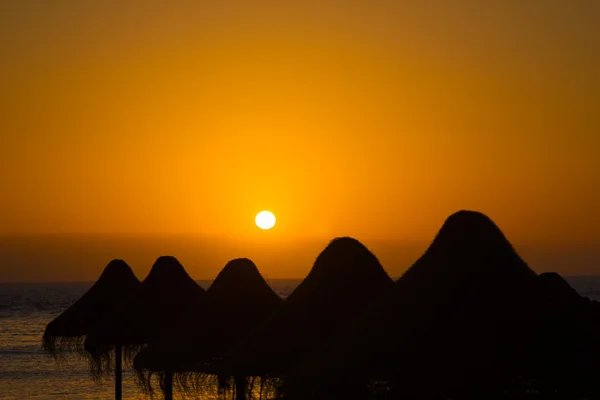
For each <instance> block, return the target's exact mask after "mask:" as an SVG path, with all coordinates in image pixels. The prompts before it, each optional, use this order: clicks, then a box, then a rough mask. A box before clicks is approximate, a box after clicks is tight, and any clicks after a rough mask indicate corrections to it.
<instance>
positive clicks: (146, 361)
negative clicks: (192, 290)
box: [134, 258, 282, 389]
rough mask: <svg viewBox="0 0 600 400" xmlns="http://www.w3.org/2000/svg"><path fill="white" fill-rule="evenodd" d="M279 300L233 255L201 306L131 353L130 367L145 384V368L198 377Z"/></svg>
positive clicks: (250, 265) (257, 274) (252, 266)
mask: <svg viewBox="0 0 600 400" xmlns="http://www.w3.org/2000/svg"><path fill="white" fill-rule="evenodd" d="M281 301H282V300H281V298H280V297H279V296H278V295H277V294H276V293H275V292H274V291H273V289H271V287H269V285H268V284H267V282H266V281H265V280H264V279H263V277H262V276H261V274H260V272H259V271H258V269H257V268H256V265H255V264H254V263H253V262H252V261H251V260H249V259H247V258H239V259H235V260H232V261H230V262H228V263H227V265H226V266H225V267H224V268H223V270H222V271H221V272H220V273H219V275H218V276H217V277H216V279H215V280H214V282H213V283H212V285H211V286H210V288H209V289H208V291H207V295H206V303H205V306H204V307H202V308H200V309H196V308H191V309H189V310H188V311H187V312H186V313H185V314H184V315H182V316H181V318H180V320H179V321H178V323H177V325H176V328H175V329H174V330H172V331H171V332H169V333H168V334H166V335H164V336H163V337H161V338H159V339H158V340H156V341H155V342H153V343H151V344H150V345H149V346H147V347H146V348H145V349H144V350H142V351H141V352H140V353H139V354H138V355H137V356H136V357H135V360H134V368H135V369H136V371H137V372H138V374H139V375H140V376H141V377H143V381H144V383H145V385H146V386H147V388H149V389H151V387H150V376H151V374H150V373H149V371H153V372H164V371H170V372H175V373H179V375H180V376H179V378H180V381H183V380H185V378H186V377H188V376H189V377H194V378H196V379H194V380H195V381H198V379H199V378H202V377H204V376H205V375H206V374H211V373H213V372H214V368H215V367H214V363H213V360H215V359H218V358H219V357H221V356H222V354H223V352H225V351H227V350H229V349H230V348H231V346H232V345H234V344H235V343H236V342H237V341H239V340H240V339H241V338H242V337H243V336H244V335H246V334H248V332H250V331H251V330H252V329H254V328H255V327H256V325H257V324H259V323H260V322H262V320H263V319H264V318H265V317H266V316H267V315H269V314H270V313H272V312H273V311H274V310H275V309H276V308H277V307H278V306H279V305H280V304H281ZM191 373H194V374H191ZM176 375H177V374H176Z"/></svg>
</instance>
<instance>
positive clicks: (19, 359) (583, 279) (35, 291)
mask: <svg viewBox="0 0 600 400" xmlns="http://www.w3.org/2000/svg"><path fill="white" fill-rule="evenodd" d="M565 279H567V281H568V282H569V283H570V284H571V286H572V287H573V288H574V289H576V290H577V291H578V292H579V293H580V294H582V295H584V296H588V297H590V298H592V299H594V300H600V276H577V277H566V278H565ZM198 283H199V284H200V285H201V286H203V287H205V288H206V287H208V286H209V285H210V283H211V282H210V281H199V282H198ZM299 283H300V280H272V281H270V282H269V284H270V285H271V287H272V288H273V289H274V290H275V292H277V294H279V295H280V296H281V297H283V298H285V297H287V296H288V295H289V294H290V293H291V292H292V291H293V290H294V288H295V287H296V286H297V285H298V284H299ZM91 285H92V283H55V284H2V283H0V399H3V400H17V399H19V400H21V399H36V400H42V399H65V400H66V399H86V400H88V399H89V400H91V399H110V398H113V397H114V381H112V380H111V379H110V378H106V379H104V380H102V381H100V382H94V381H93V380H92V379H91V378H90V375H89V372H88V371H89V370H88V366H87V362H86V361H85V360H83V359H81V358H78V357H77V356H71V357H68V358H66V359H65V360H64V361H63V362H61V363H60V364H58V363H56V362H55V361H54V360H53V359H52V358H50V357H48V356H47V355H46V354H45V353H44V351H43V350H42V349H41V338H42V334H43V332H44V329H45V327H46V324H48V322H50V321H51V320H52V319H53V318H54V317H56V316H57V315H59V314H60V313H61V312H62V311H64V310H66V309H67V307H69V305H71V304H72V303H73V302H74V301H76V300H77V299H78V298H79V297H80V296H81V295H82V294H83V293H85V292H86V291H87V290H88V289H89V288H90V287H91ZM175 397H176V398H183V396H182V395H181V394H178V393H175ZM123 398H124V399H140V398H144V394H143V393H142V392H141V391H140V390H139V389H138V387H137V386H136V384H135V382H134V380H133V374H132V372H131V371H130V370H127V369H125V370H124V382H123ZM156 398H161V397H160V395H157V396H156ZM185 398H193V397H189V396H188V397H185ZM196 398H198V399H200V398H202V399H208V398H210V396H205V397H196Z"/></svg>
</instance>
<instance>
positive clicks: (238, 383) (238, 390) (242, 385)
mask: <svg viewBox="0 0 600 400" xmlns="http://www.w3.org/2000/svg"><path fill="white" fill-rule="evenodd" d="M233 380H234V381H235V399H236V400H246V378H244V377H243V376H236V377H234V378H233Z"/></svg>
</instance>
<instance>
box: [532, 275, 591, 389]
mask: <svg viewBox="0 0 600 400" xmlns="http://www.w3.org/2000/svg"><path fill="white" fill-rule="evenodd" d="M538 283H539V292H540V294H539V297H538V298H537V300H538V303H537V312H536V318H537V320H538V325H537V333H536V339H537V340H535V341H534V342H532V343H531V349H530V352H529V354H528V355H529V358H528V359H527V363H523V364H524V366H523V367H524V368H526V371H525V372H524V373H523V375H524V376H526V377H527V381H526V382H523V383H524V384H527V385H528V386H529V388H531V387H532V388H533V389H535V390H536V391H538V392H541V393H542V394H544V395H547V396H550V395H551V396H554V397H555V398H564V399H582V398H600V385H598V376H600V365H599V364H598V359H600V339H599V338H600V303H598V302H596V301H592V300H590V299H589V298H587V297H583V296H580V295H579V294H578V293H577V292H576V291H575V289H573V288H572V287H571V286H570V285H569V284H568V283H567V281H565V280H564V279H563V278H562V277H561V276H560V275H558V274H557V273H543V274H540V275H539V278H538ZM523 383H522V384H523Z"/></svg>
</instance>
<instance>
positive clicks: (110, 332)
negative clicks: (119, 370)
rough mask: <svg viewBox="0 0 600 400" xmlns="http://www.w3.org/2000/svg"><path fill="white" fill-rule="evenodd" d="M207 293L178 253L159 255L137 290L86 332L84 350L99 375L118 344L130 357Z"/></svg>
mask: <svg viewBox="0 0 600 400" xmlns="http://www.w3.org/2000/svg"><path fill="white" fill-rule="evenodd" d="M205 296H206V291H205V290H204V289H202V288H201V287H200V286H199V285H198V284H197V283H196V282H194V280H193V279H192V278H190V276H189V275H188V274H187V272H186V271H185V270H184V268H183V266H182V265H181V264H180V263H179V261H177V259H176V258H175V257H171V256H163V257H159V258H158V259H157V260H156V262H155V263H154V265H153V266H152V269H151V271H150V273H149V274H148V276H147V277H146V279H144V281H143V282H142V283H141V284H140V286H139V288H138V290H137V291H136V292H135V293H133V294H132V295H131V296H130V297H129V298H128V299H127V300H125V302H123V303H122V304H121V306H120V307H119V308H118V309H117V310H116V311H115V312H114V313H112V314H110V315H108V316H106V317H105V318H103V319H101V320H100V321H99V322H98V323H97V324H96V326H95V327H94V329H93V331H92V332H90V333H89V334H88V335H87V338H86V340H85V350H86V351H87V352H88V353H89V354H90V356H91V359H92V367H93V372H94V373H95V374H96V375H97V376H99V375H102V374H105V373H110V372H111V369H112V364H113V363H112V362H111V358H112V352H113V349H114V348H115V346H122V347H123V350H124V354H125V355H126V356H128V357H127V358H129V357H131V356H132V355H133V354H132V353H134V352H137V351H138V350H139V349H140V348H141V347H142V346H143V345H144V344H146V343H148V342H150V341H151V340H153V339H155V338H157V337H159V336H160V335H161V333H163V332H165V331H167V330H168V329H169V328H171V327H172V326H173V325H174V323H175V321H176V320H177V318H178V317H179V315H180V314H181V313H182V312H183V311H185V310H186V309H187V308H188V307H190V306H198V305H201V304H202V302H203V301H204V300H205Z"/></svg>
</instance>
